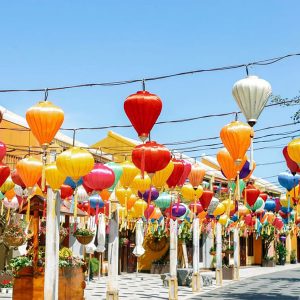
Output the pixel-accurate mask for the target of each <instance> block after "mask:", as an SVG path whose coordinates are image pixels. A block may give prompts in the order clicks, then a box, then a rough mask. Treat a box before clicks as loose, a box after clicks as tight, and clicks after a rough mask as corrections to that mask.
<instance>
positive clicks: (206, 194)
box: [200, 190, 214, 210]
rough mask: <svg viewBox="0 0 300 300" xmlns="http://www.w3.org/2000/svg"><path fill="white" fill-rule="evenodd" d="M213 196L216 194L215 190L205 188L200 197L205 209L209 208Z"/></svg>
mask: <svg viewBox="0 0 300 300" xmlns="http://www.w3.org/2000/svg"><path fill="white" fill-rule="evenodd" d="M213 196H214V192H213V191H211V190H204V191H203V194H202V196H201V198H200V203H201V205H202V207H203V209H204V210H207V208H208V206H209V204H210V202H211V199H212V198H213Z"/></svg>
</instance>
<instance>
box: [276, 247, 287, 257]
mask: <svg viewBox="0 0 300 300" xmlns="http://www.w3.org/2000/svg"><path fill="white" fill-rule="evenodd" d="M276 254H277V257H278V259H279V260H285V259H286V256H287V254H288V252H287V250H286V248H285V246H284V244H283V243H278V244H277V246H276Z"/></svg>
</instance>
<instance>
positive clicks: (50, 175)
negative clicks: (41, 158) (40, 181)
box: [45, 163, 66, 191]
mask: <svg viewBox="0 0 300 300" xmlns="http://www.w3.org/2000/svg"><path fill="white" fill-rule="evenodd" d="M45 176H46V181H47V183H48V185H49V186H50V187H51V188H52V189H53V190H54V191H57V190H59V189H60V187H61V185H62V184H63V183H64V181H65V179H66V176H65V175H64V174H63V173H61V172H60V171H59V170H58V169H57V166H56V163H52V164H49V165H47V166H46V167H45Z"/></svg>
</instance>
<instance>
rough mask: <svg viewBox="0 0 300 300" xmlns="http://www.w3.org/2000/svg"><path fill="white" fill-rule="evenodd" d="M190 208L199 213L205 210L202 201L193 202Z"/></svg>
mask: <svg viewBox="0 0 300 300" xmlns="http://www.w3.org/2000/svg"><path fill="white" fill-rule="evenodd" d="M189 209H190V210H191V211H192V212H195V213H196V214H197V215H198V214H200V213H201V212H202V211H203V207H202V205H201V203H200V202H192V203H191V204H190V205H189Z"/></svg>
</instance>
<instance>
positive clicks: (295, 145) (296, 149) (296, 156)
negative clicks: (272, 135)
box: [287, 138, 300, 165]
mask: <svg viewBox="0 0 300 300" xmlns="http://www.w3.org/2000/svg"><path fill="white" fill-rule="evenodd" d="M287 152H288V155H289V157H290V158H291V159H292V160H293V161H295V162H296V163H297V164H298V165H299V164H300V138H297V139H293V140H292V141H291V142H289V144H288V146H287Z"/></svg>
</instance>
